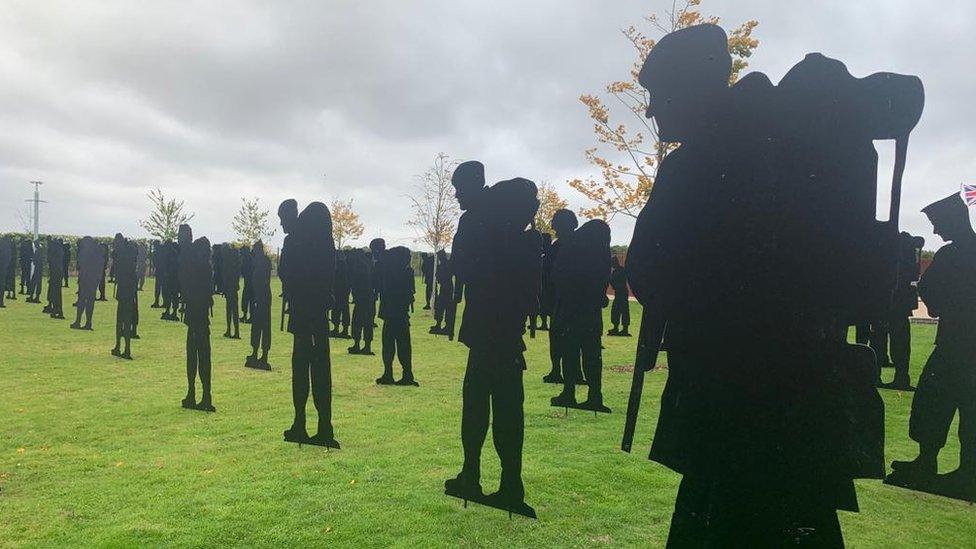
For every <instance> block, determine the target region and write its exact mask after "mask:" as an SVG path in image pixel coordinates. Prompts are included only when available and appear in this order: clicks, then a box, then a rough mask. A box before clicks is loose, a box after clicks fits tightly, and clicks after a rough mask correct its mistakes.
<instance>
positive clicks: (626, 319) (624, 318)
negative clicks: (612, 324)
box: [620, 296, 630, 335]
mask: <svg viewBox="0 0 976 549" xmlns="http://www.w3.org/2000/svg"><path fill="white" fill-rule="evenodd" d="M620 301H621V307H620V323H621V324H623V327H624V329H623V332H621V333H622V334H624V335H627V334H630V301H629V300H628V299H627V297H626V296H624V297H623V298H621V300H620Z"/></svg>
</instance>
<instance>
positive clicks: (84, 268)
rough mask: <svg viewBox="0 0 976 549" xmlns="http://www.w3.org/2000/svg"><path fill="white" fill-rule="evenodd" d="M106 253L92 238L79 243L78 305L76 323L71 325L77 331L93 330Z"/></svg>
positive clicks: (86, 238)
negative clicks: (83, 322)
mask: <svg viewBox="0 0 976 549" xmlns="http://www.w3.org/2000/svg"><path fill="white" fill-rule="evenodd" d="M104 253H105V251H104V250H103V249H102V247H101V246H99V244H98V242H96V241H95V239H94V238H92V237H90V236H86V237H84V238H82V239H81V240H79V241H78V304H77V312H76V315H75V321H74V323H73V324H72V325H71V327H72V328H74V329H75V330H91V329H92V315H93V314H94V312H95V296H96V294H97V293H98V282H99V280H101V278H102V273H103V272H104V271H102V265H104V264H105V257H104ZM82 314H84V315H85V325H84V326H82V325H81V316H82Z"/></svg>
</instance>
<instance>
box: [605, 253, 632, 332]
mask: <svg viewBox="0 0 976 549" xmlns="http://www.w3.org/2000/svg"><path fill="white" fill-rule="evenodd" d="M610 268H611V270H610V287H611V288H613V304H611V305H610V324H612V325H613V327H612V328H610V331H608V332H607V335H609V336H624V337H630V299H629V297H630V291H629V290H628V289H627V271H626V270H624V268H623V266H622V265H621V264H620V258H618V257H617V256H613V258H611V260H610ZM620 326H623V330H621V329H620Z"/></svg>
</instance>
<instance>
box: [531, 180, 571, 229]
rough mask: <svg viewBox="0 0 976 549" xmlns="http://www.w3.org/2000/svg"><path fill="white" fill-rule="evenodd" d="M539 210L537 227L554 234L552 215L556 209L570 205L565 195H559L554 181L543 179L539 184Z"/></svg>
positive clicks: (536, 221)
mask: <svg viewBox="0 0 976 549" xmlns="http://www.w3.org/2000/svg"><path fill="white" fill-rule="evenodd" d="M538 197H539V210H538V211H537V212H536V214H535V228H536V229H537V230H538V231H539V232H540V233H550V234H552V225H551V223H552V216H553V214H555V213H556V210H561V209H564V208H566V207H567V206H568V204H567V203H566V201H565V200H564V199H563V197H561V196H559V193H558V192H556V189H555V188H554V187H553V186H552V183H549V182H548V181H543V182H541V183H540V184H539V194H538Z"/></svg>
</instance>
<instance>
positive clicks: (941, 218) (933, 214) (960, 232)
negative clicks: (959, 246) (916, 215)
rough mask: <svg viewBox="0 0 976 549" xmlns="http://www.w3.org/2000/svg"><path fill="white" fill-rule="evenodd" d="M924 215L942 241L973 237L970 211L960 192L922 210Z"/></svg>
mask: <svg viewBox="0 0 976 549" xmlns="http://www.w3.org/2000/svg"><path fill="white" fill-rule="evenodd" d="M922 213H924V214H925V215H927V216H928V218H929V221H931V222H932V232H934V233H935V234H937V235H939V236H940V237H942V240H945V241H947V242H952V241H954V240H958V239H965V238H967V237H972V236H973V227H972V226H971V225H970V224H969V211H968V210H967V209H966V203H965V202H963V201H962V197H961V196H960V195H959V193H958V192H955V193H952V194H950V195H949V196H947V197H945V198H943V199H942V200H938V201H936V202H933V203H931V204H929V205H928V206H926V207H924V208H922Z"/></svg>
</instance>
